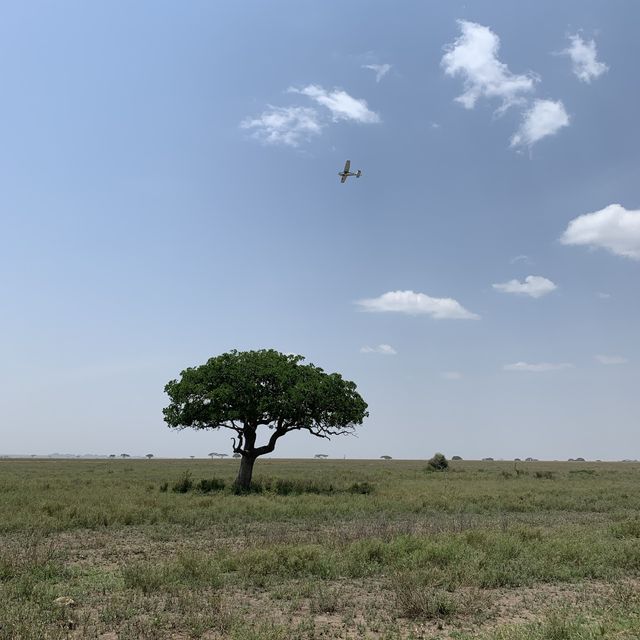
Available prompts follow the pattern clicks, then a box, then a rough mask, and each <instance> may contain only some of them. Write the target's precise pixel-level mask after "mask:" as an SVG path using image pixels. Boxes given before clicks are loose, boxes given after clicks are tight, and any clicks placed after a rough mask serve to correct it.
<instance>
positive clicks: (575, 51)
mask: <svg viewBox="0 0 640 640" xmlns="http://www.w3.org/2000/svg"><path fill="white" fill-rule="evenodd" d="M569 41H570V43H571V44H570V45H569V46H568V47H567V48H566V49H564V50H563V51H562V52H561V53H563V54H565V55H568V56H569V57H570V58H571V62H572V67H573V73H574V74H575V75H576V76H577V77H578V78H579V79H580V80H581V81H582V82H586V83H590V82H591V80H592V79H593V78H598V77H599V76H601V75H602V74H603V73H605V72H606V71H608V69H609V67H608V66H607V65H606V64H604V62H599V61H598V52H597V50H596V43H595V41H594V40H589V41H588V42H587V41H585V40H583V39H582V36H580V34H575V35H572V36H569Z"/></svg>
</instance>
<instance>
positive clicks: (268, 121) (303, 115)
mask: <svg viewBox="0 0 640 640" xmlns="http://www.w3.org/2000/svg"><path fill="white" fill-rule="evenodd" d="M240 127H241V128H242V129H248V130H251V131H252V136H253V137H254V138H256V139H257V140H260V142H263V143H265V144H283V145H288V146H290V147H297V146H298V145H299V144H300V143H301V142H304V141H306V140H308V139H309V138H311V137H312V136H317V135H319V134H320V133H321V131H322V124H321V122H320V118H319V114H318V112H317V111H316V110H315V109H310V108H308V107H272V106H269V107H268V109H267V110H266V111H263V112H262V113H261V114H260V115H259V116H258V117H256V118H246V119H245V120H243V121H242V122H241V123H240Z"/></svg>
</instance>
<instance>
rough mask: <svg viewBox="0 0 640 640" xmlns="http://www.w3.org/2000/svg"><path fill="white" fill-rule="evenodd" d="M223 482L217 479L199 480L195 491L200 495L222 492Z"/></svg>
mask: <svg viewBox="0 0 640 640" xmlns="http://www.w3.org/2000/svg"><path fill="white" fill-rule="evenodd" d="M225 484H226V483H225V481H224V480H220V479H218V478H211V479H209V480H200V482H198V484H197V485H196V491H199V492H200V493H211V492H212V491H222V490H223V489H224V488H225Z"/></svg>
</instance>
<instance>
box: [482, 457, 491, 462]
mask: <svg viewBox="0 0 640 640" xmlns="http://www.w3.org/2000/svg"><path fill="white" fill-rule="evenodd" d="M482 461H483V462H493V458H482Z"/></svg>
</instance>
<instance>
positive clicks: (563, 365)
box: [503, 362, 573, 373]
mask: <svg viewBox="0 0 640 640" xmlns="http://www.w3.org/2000/svg"><path fill="white" fill-rule="evenodd" d="M571 368H573V365H572V364H571V363H569V362H538V363H536V364H531V363H529V362H515V363H513V364H505V365H504V367H503V369H504V370H505V371H534V372H536V373H541V372H544V371H558V370H559V369H571Z"/></svg>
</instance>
